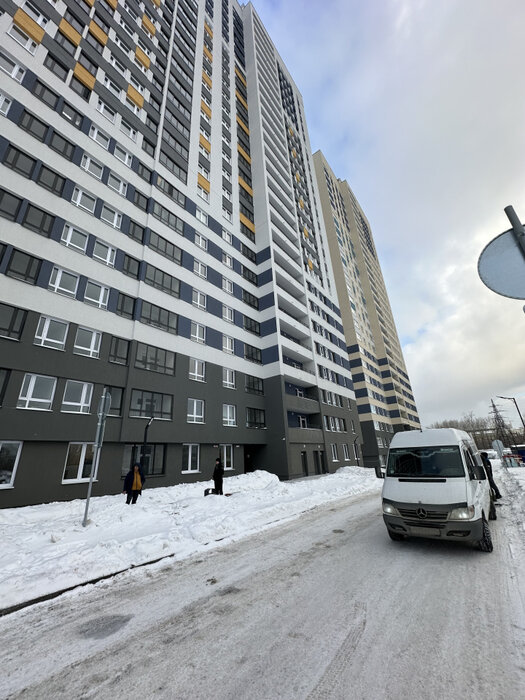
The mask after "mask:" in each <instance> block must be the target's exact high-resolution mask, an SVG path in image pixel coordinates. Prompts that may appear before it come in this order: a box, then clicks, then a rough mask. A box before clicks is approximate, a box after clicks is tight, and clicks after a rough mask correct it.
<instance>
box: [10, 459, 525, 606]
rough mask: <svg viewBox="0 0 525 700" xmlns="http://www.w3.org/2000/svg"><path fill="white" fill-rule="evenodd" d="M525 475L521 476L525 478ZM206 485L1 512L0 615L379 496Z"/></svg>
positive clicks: (369, 479)
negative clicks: (329, 506)
mask: <svg viewBox="0 0 525 700" xmlns="http://www.w3.org/2000/svg"><path fill="white" fill-rule="evenodd" d="M524 471H525V470H524ZM212 485H213V484H212V483H211V482H209V481H205V482H199V483H197V484H181V485H179V486H171V487H167V488H154V489H153V488H151V489H148V488H147V484H146V488H145V489H144V492H143V495H142V496H141V497H140V498H139V500H138V502H137V504H136V505H130V506H128V505H126V502H125V496H122V495H118V496H102V497H99V498H92V499H91V501H90V506H89V522H88V524H87V526H86V527H85V528H84V527H82V519H83V515H84V508H85V501H83V500H75V501H69V502H65V503H49V504H44V505H38V506H28V507H25V508H12V509H6V510H0V531H1V532H2V548H1V553H0V590H1V591H2V598H1V603H0V609H7V608H10V607H13V606H16V605H19V604H21V603H24V602H25V601H29V600H33V599H35V598H38V597H40V596H44V595H47V594H50V593H54V592H56V591H60V590H63V589H66V588H69V587H71V586H75V585H78V584H81V583H85V582H86V581H91V580H93V579H96V578H100V577H103V576H107V575H110V574H112V573H114V572H117V571H122V570H123V569H127V568H129V567H131V566H137V565H140V564H143V563H145V562H149V561H152V560H155V559H158V558H161V557H165V556H169V555H173V556H174V557H175V559H184V558H185V557H188V556H190V555H192V554H195V553H197V552H202V551H209V550H210V549H212V548H214V547H219V546H222V545H224V544H225V543H227V542H232V541H235V540H237V539H240V538H241V537H245V536H246V535H249V534H251V533H254V532H257V531H261V530H264V529H266V528H269V527H272V526H274V525H276V524H278V523H280V522H284V521H286V520H290V519H292V518H296V517H298V516H299V515H300V514H301V513H304V512H305V511H307V510H310V509H312V508H315V507H316V506H318V505H321V504H325V503H328V502H330V501H335V500H338V499H341V498H346V497H349V496H354V495H360V494H365V493H377V494H378V506H379V493H380V490H381V486H382V482H381V481H380V480H379V479H377V478H376V476H375V473H374V471H373V470H370V469H364V468H360V467H343V468H341V469H339V470H338V471H337V472H336V473H335V474H325V475H323V476H321V477H317V478H315V477H312V478H309V479H301V480H299V481H286V482H280V481H279V479H278V478H277V477H276V476H275V475H273V474H269V473H268V472H264V471H258V472H254V473H252V474H243V475H239V476H232V477H229V478H226V479H225V480H224V493H228V494H231V495H230V496H229V497H223V496H208V497H206V498H205V497H204V489H205V488H206V487H210V486H212Z"/></svg>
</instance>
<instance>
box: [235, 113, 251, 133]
mask: <svg viewBox="0 0 525 700" xmlns="http://www.w3.org/2000/svg"><path fill="white" fill-rule="evenodd" d="M236 119H237V124H238V125H239V126H240V127H241V129H242V130H243V131H245V132H246V133H247V134H248V136H249V135H250V130H249V129H248V127H247V126H246V124H245V123H244V122H243V120H242V119H241V118H240V117H239V115H237V116H236Z"/></svg>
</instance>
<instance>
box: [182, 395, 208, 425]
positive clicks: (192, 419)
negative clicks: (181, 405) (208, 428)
mask: <svg viewBox="0 0 525 700" xmlns="http://www.w3.org/2000/svg"><path fill="white" fill-rule="evenodd" d="M186 421H187V422H188V423H204V401H203V400H202V399H188V411H187V414H186Z"/></svg>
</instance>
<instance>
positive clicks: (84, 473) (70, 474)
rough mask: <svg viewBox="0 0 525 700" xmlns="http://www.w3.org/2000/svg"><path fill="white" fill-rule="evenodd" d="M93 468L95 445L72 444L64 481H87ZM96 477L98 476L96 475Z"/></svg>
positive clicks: (68, 452)
mask: <svg viewBox="0 0 525 700" xmlns="http://www.w3.org/2000/svg"><path fill="white" fill-rule="evenodd" d="M92 468H93V443H91V442H70V443H69V445H68V448H67V456H66V463H65V465H64V476H63V477H62V482H64V481H87V480H88V479H89V478H90V476H91V469H92ZM95 476H96V475H95Z"/></svg>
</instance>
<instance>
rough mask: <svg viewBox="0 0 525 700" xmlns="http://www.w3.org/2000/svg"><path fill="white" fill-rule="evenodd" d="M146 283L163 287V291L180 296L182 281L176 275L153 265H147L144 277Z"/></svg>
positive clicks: (159, 287)
mask: <svg viewBox="0 0 525 700" xmlns="http://www.w3.org/2000/svg"><path fill="white" fill-rule="evenodd" d="M144 282H146V284H149V285H151V286H152V287H156V288H157V289H162V291H163V292H166V293H167V294H171V296H173V297H176V298H177V299H178V298H179V290H180V282H179V280H178V279H177V278H176V277H172V275H170V274H168V273H167V272H164V271H163V270H160V269H159V268H157V267H153V265H146V275H145V278H144Z"/></svg>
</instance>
